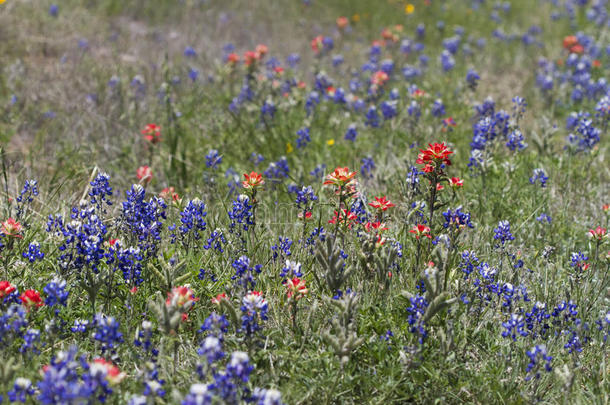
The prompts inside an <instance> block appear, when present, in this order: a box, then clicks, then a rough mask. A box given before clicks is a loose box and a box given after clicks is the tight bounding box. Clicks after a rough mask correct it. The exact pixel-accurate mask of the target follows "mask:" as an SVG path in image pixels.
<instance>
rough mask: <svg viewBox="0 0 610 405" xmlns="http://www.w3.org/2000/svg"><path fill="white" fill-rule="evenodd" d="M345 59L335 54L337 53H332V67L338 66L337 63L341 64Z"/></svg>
mask: <svg viewBox="0 0 610 405" xmlns="http://www.w3.org/2000/svg"><path fill="white" fill-rule="evenodd" d="M344 60H345V59H344V58H343V55H340V54H337V55H333V57H332V63H333V67H338V66H339V65H341V64H342V63H343V61H344Z"/></svg>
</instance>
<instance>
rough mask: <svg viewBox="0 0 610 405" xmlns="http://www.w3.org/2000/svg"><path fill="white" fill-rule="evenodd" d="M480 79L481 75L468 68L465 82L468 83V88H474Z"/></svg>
mask: <svg viewBox="0 0 610 405" xmlns="http://www.w3.org/2000/svg"><path fill="white" fill-rule="evenodd" d="M480 79H481V76H479V74H478V73H477V72H476V71H475V70H473V69H468V73H466V83H467V84H468V88H469V89H470V90H472V91H474V90H476V88H477V84H478V82H479V80H480Z"/></svg>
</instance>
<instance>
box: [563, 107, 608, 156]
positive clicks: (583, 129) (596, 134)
mask: <svg viewBox="0 0 610 405" xmlns="http://www.w3.org/2000/svg"><path fill="white" fill-rule="evenodd" d="M567 128H568V129H575V130H576V131H575V132H572V133H570V134H569V135H568V143H569V144H570V145H571V146H573V147H574V148H575V149H576V150H577V151H589V150H591V149H592V148H593V147H594V146H595V145H596V144H597V143H598V142H599V141H600V135H601V130H600V129H599V128H597V127H595V126H594V123H593V120H592V119H591V118H590V117H589V114H579V115H578V116H576V117H575V115H571V116H570V117H568V124H567Z"/></svg>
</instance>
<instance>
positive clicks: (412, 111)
mask: <svg viewBox="0 0 610 405" xmlns="http://www.w3.org/2000/svg"><path fill="white" fill-rule="evenodd" d="M407 114H409V117H411V118H412V119H413V121H414V122H417V121H419V117H421V107H420V106H419V104H418V103H417V101H415V100H411V102H410V103H409V107H407Z"/></svg>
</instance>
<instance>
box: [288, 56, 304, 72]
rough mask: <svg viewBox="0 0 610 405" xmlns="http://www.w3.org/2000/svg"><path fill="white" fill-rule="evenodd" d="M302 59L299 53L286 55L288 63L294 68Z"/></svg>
mask: <svg viewBox="0 0 610 405" xmlns="http://www.w3.org/2000/svg"><path fill="white" fill-rule="evenodd" d="M300 61H301V56H300V55H299V54H298V53H291V54H290V55H288V56H287V57H286V63H287V64H288V66H290V67H291V68H292V69H294V68H296V67H297V65H298V64H299V62H300Z"/></svg>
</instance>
